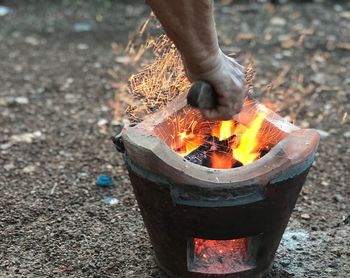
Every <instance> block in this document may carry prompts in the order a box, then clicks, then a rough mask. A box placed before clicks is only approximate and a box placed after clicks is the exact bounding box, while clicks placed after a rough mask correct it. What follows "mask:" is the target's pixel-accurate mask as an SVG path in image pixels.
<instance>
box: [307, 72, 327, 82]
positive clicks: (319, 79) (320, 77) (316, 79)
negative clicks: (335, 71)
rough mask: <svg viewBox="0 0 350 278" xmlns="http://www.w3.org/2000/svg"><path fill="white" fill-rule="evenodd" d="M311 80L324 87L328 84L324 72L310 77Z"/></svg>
mask: <svg viewBox="0 0 350 278" xmlns="http://www.w3.org/2000/svg"><path fill="white" fill-rule="evenodd" d="M310 80H311V81H313V82H315V83H316V84H321V85H324V84H325V83H326V75H325V74H324V73H322V72H318V73H315V74H313V75H312V76H311V77H310Z"/></svg>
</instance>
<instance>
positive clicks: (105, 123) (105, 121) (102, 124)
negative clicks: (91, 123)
mask: <svg viewBox="0 0 350 278" xmlns="http://www.w3.org/2000/svg"><path fill="white" fill-rule="evenodd" d="M107 124H108V120H107V119H99V120H98V122H97V125H98V126H99V127H101V126H105V125H107Z"/></svg>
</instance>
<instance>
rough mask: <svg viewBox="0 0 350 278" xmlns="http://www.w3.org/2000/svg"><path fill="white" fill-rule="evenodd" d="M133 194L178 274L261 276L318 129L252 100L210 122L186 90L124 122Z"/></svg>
mask: <svg viewBox="0 0 350 278" xmlns="http://www.w3.org/2000/svg"><path fill="white" fill-rule="evenodd" d="M119 139H120V140H119V141H118V146H119V149H120V150H123V151H124V157H125V161H126V164H127V167H128V171H129V175H130V179H131V183H132V186H133V188H134V192H135V195H136V198H137V201H138V204H139V207H140V210H141V213H142V216H143V219H144V223H145V225H146V228H147V231H148V233H149V236H150V239H151V242H152V245H153V248H154V252H155V256H156V259H157V262H158V264H159V266H160V267H161V268H162V269H163V270H164V271H165V272H166V273H167V274H168V275H169V276H171V277H263V275H265V274H266V273H267V272H268V271H269V270H270V267H271V265H272V262H273V258H274V255H275V252H276V249H277V247H278V245H279V242H280V240H281V237H282V235H283V232H284V230H285V228H286V226H287V223H288V220H289V217H290V215H291V212H292V210H293V208H294V206H295V202H296V200H297V197H298V195H299V192H300V190H301V187H302V185H303V183H304V181H305V178H306V175H307V173H308V171H309V168H310V167H311V165H312V162H313V161H314V156H315V152H316V149H317V146H318V142H319V135H318V133H317V132H316V131H314V130H311V129H299V128H297V127H296V126H294V125H292V124H290V123H288V122H287V121H285V120H284V119H283V118H281V117H279V116H278V115H276V114H275V113H273V112H271V111H269V110H268V109H267V108H265V107H264V106H262V105H261V104H259V103H257V102H255V101H253V100H251V99H247V100H246V101H245V104H244V107H243V110H242V112H241V113H240V114H239V115H238V116H236V117H235V118H234V119H232V121H224V122H214V121H213V122H209V121H206V120H204V119H203V118H202V117H201V115H200V113H199V112H198V111H197V110H195V109H193V108H190V107H189V106H187V105H186V97H185V96H182V97H181V96H180V97H178V98H177V99H175V100H173V101H172V102H171V103H169V104H168V106H167V107H166V108H165V109H164V110H162V111H161V112H158V113H156V114H154V115H151V116H149V117H148V118H146V119H145V120H144V121H143V122H141V123H139V124H137V125H134V126H127V127H125V128H124V130H123V132H122V135H121V138H119Z"/></svg>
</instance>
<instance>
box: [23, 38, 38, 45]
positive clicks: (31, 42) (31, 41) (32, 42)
mask: <svg viewBox="0 0 350 278" xmlns="http://www.w3.org/2000/svg"><path fill="white" fill-rule="evenodd" d="M24 42H25V43H27V44H29V45H32V46H37V45H39V43H40V42H39V40H38V39H37V38H35V37H32V36H28V37H26V38H25V39H24Z"/></svg>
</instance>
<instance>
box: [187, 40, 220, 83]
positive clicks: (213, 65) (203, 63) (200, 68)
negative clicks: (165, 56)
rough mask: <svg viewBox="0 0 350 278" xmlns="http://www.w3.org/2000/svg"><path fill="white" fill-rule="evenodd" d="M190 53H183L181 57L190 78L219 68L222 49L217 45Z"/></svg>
mask: <svg viewBox="0 0 350 278" xmlns="http://www.w3.org/2000/svg"><path fill="white" fill-rule="evenodd" d="M192 53H194V54H192V55H187V56H186V55H183V54H182V59H183V62H184V64H185V67H186V70H187V71H188V73H189V74H190V78H191V79H197V78H196V77H198V76H201V75H204V74H207V73H209V72H212V71H214V70H216V69H217V68H219V67H220V66H221V63H222V55H223V53H222V51H221V50H220V48H219V47H215V48H213V49H207V50H203V51H197V52H192Z"/></svg>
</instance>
